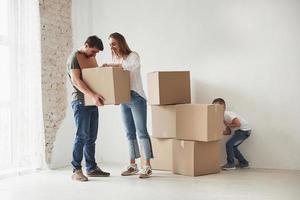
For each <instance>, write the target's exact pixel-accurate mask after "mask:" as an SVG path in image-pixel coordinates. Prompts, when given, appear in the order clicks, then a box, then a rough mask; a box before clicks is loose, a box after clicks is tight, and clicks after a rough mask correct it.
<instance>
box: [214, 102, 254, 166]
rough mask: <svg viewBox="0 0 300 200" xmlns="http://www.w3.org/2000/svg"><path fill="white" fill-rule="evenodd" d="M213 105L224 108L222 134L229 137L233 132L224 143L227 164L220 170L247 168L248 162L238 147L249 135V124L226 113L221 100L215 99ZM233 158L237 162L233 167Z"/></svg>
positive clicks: (234, 115) (228, 112)
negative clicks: (223, 129) (229, 136)
mask: <svg viewBox="0 0 300 200" xmlns="http://www.w3.org/2000/svg"><path fill="white" fill-rule="evenodd" d="M213 104H220V105H222V106H223V107H224V124H225V126H226V129H225V131H224V133H223V134H224V135H230V134H231V132H234V133H233V135H232V137H231V138H230V139H229V140H228V141H227V142H226V153H227V163H226V164H225V165H224V166H222V169H223V170H230V169H236V167H239V168H249V163H248V161H247V160H246V159H245V157H244V156H243V155H242V153H241V152H240V151H239V150H238V146H239V145H240V144H242V143H243V142H244V141H245V140H246V139H247V138H248V137H249V136H250V134H251V128H250V126H249V124H248V123H247V122H246V121H245V120H244V119H243V118H242V117H241V116H239V115H237V114H235V113H233V112H231V111H226V103H225V101H224V100H223V99H221V98H217V99H215V100H214V101H213ZM234 158H236V159H237V160H238V161H239V163H238V165H235V163H234Z"/></svg>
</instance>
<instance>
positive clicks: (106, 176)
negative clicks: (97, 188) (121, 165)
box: [87, 174, 110, 177]
mask: <svg viewBox="0 0 300 200" xmlns="http://www.w3.org/2000/svg"><path fill="white" fill-rule="evenodd" d="M87 176H88V177H110V174H109V175H90V174H87Z"/></svg>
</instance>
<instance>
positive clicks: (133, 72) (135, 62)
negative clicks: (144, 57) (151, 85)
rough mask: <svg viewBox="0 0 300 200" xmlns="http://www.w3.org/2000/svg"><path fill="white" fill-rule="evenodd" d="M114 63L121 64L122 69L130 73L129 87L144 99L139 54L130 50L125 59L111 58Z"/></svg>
mask: <svg viewBox="0 0 300 200" xmlns="http://www.w3.org/2000/svg"><path fill="white" fill-rule="evenodd" d="M113 62H114V63H117V64H121V65H122V67H123V69H124V70H128V71H129V74H130V89H131V90H133V91H135V92H137V93H138V94H139V95H141V96H142V97H143V98H145V99H146V95H145V92H144V89H143V83H142V77H141V62H140V56H139V54H138V53H137V52H134V51H133V52H131V53H130V54H129V55H128V56H127V58H126V59H123V58H121V59H118V60H115V59H113Z"/></svg>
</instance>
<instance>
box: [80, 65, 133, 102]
mask: <svg viewBox="0 0 300 200" xmlns="http://www.w3.org/2000/svg"><path fill="white" fill-rule="evenodd" d="M82 78H83V80H84V82H85V83H86V84H87V85H88V86H89V87H90V88H91V89H92V90H93V91H94V92H96V93H97V94H101V95H102V96H103V97H104V98H105V102H104V104H105V105H109V104H115V105H116V104H120V103H127V102H130V99H131V97H130V79H129V72H128V71H124V70H123V69H122V68H118V67H97V68H87V69H83V70H82ZM84 100H85V105H86V106H88V105H95V104H94V102H93V100H92V99H91V98H90V96H88V95H84Z"/></svg>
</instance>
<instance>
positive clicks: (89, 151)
mask: <svg viewBox="0 0 300 200" xmlns="http://www.w3.org/2000/svg"><path fill="white" fill-rule="evenodd" d="M88 112H89V115H90V124H89V125H90V128H89V132H88V136H87V138H86V141H85V145H84V157H85V162H86V170H87V172H90V171H92V170H94V169H96V167H97V163H96V160H95V146H96V145H95V142H96V139H97V134H98V121H99V113H98V108H97V107H96V106H92V107H88Z"/></svg>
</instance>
